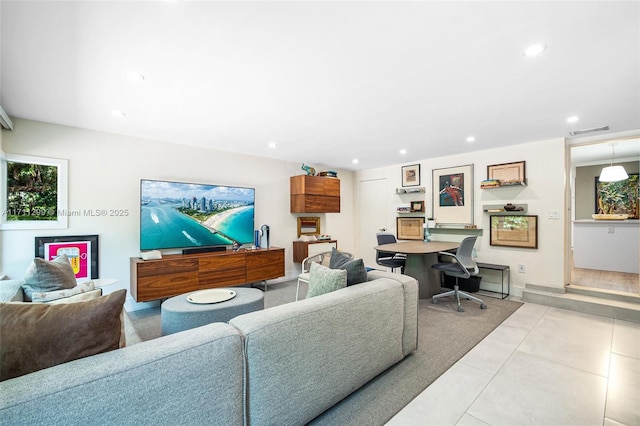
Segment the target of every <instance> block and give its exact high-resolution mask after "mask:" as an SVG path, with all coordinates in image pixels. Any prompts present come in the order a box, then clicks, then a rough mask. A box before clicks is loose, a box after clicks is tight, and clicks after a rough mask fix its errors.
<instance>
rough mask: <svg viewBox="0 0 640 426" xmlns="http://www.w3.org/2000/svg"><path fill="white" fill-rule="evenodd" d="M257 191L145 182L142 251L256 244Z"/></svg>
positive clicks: (141, 212)
mask: <svg viewBox="0 0 640 426" xmlns="http://www.w3.org/2000/svg"><path fill="white" fill-rule="evenodd" d="M254 202H255V189H253V188H240V187H231V186H216V185H203V184H192V183H181V182H165V181H155V180H142V181H141V182H140V249H141V250H153V249H167V248H182V247H200V246H213V245H231V244H233V243H238V244H246V243H252V242H253V232H254Z"/></svg>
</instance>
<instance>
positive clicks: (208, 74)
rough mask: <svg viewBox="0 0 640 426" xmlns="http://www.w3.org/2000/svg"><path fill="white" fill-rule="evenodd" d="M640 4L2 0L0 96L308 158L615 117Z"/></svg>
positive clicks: (58, 116) (187, 139)
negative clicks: (531, 51) (532, 52)
mask: <svg viewBox="0 0 640 426" xmlns="http://www.w3.org/2000/svg"><path fill="white" fill-rule="evenodd" d="M639 5H640V3H639V2H637V1H628V2H613V1H587V2H578V1H569V2H550V1H549V2H538V1H511V2H484V1H471V2H460V1H456V2H436V1H410V2H398V1H393V2H392V1H375V2H366V1H350V2H347V1H335V2H327V1H299V2H292V1H286V2H267V1H259V2H246V1H227V2H223V1H188V0H185V1H135V2H127V1H113V2H97V1H82V2H80V1H68V2H64V1H56V2H53V1H43V2H34V1H6V0H3V1H2V2H1V3H0V17H1V28H0V31H1V33H0V35H1V50H0V59H1V67H0V72H1V76H0V77H1V79H0V82H1V88H0V89H1V90H0V105H2V107H3V108H4V109H5V110H6V112H7V113H8V114H9V116H11V117H14V118H15V117H19V118H25V119H31V120H39V121H44V122H51V123H58V124H63V125H69V126H74V127H80V128H85V129H91V130H97V131H105V132H110V133H115V134H122V135H130V136H135V137H140V138H149V139H154V140H159V141H168V142H173V143H179V144H188V145H194V146H201V147H208V148H212V149H216V150H224V151H231V152H238V153H243V154H251V155H257V156H262V157H270V158H276V159H282V160H287V161H294V162H301V163H302V162H304V163H307V164H311V165H313V166H315V167H316V168H320V169H322V168H336V169H345V170H359V169H369V168H375V167H382V166H386V165H392V164H400V163H410V162H413V161H418V160H422V159H428V158H433V157H440V156H445V155H452V154H456V153H461V152H469V151H476V150H484V149H490V148H496V147H500V146H505V145H513V144H519V143H527V142H533V141H539V140H545V139H550V138H561V137H569V132H570V131H574V130H579V129H588V128H594V127H600V126H605V125H608V126H609V127H610V130H609V131H605V132H598V133H600V134H606V133H608V132H609V133H617V132H623V131H630V130H635V129H640V8H639ZM534 43H542V44H544V45H546V46H547V48H546V49H545V50H544V51H543V52H542V53H541V54H540V55H538V56H536V57H528V56H525V55H523V50H524V49H525V48H526V47H528V46H530V45H531V44H534ZM130 72H137V73H141V74H142V75H143V76H144V79H143V80H141V81H140V80H132V79H130V78H129V73H130ZM113 111H121V112H123V113H124V114H125V115H124V116H119V117H116V116H114V115H112V112H113ZM569 116H578V117H579V121H577V122H576V123H571V124H570V123H567V121H566V119H567V118H568V117H569ZM469 136H474V137H475V142H472V143H470V142H467V140H466V139H467V138H468V137H469ZM270 143H275V145H276V146H275V148H270V147H269V144H270ZM401 149H405V150H406V154H401V153H400V150H401ZM639 151H640V150H639ZM356 158H357V159H358V163H357V164H354V163H353V162H352V160H353V159H356Z"/></svg>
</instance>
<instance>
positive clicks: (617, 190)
mask: <svg viewBox="0 0 640 426" xmlns="http://www.w3.org/2000/svg"><path fill="white" fill-rule="evenodd" d="M598 178H599V176H596V185H595V189H596V206H595V211H594V213H597V214H628V215H629V219H638V213H640V212H639V209H640V207H639V206H638V204H639V203H638V201H639V200H638V173H630V174H629V179H625V180H621V181H618V182H600V180H599V179H598Z"/></svg>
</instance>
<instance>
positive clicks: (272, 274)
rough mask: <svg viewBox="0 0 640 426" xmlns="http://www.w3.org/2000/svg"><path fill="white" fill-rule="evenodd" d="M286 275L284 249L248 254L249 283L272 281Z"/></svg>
mask: <svg viewBox="0 0 640 426" xmlns="http://www.w3.org/2000/svg"><path fill="white" fill-rule="evenodd" d="M283 275H284V249H278V250H270V251H267V252H259V251H251V252H247V282H250V283H251V282H255V281H263V280H270V279H274V278H278V277H282V276H283Z"/></svg>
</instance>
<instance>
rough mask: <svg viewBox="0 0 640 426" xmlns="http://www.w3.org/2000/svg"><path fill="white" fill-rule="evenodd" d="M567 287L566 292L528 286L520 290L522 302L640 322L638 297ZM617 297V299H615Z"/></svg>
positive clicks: (639, 301) (639, 299) (639, 298)
mask: <svg viewBox="0 0 640 426" xmlns="http://www.w3.org/2000/svg"><path fill="white" fill-rule="evenodd" d="M532 287H534V288H532ZM575 290H577V291H574V289H571V291H569V290H568V289H567V292H566V293H561V292H558V291H557V290H556V291H553V290H545V289H541V287H540V286H529V285H527V287H525V288H524V289H523V290H522V300H523V301H524V302H530V303H537V304H540V305H545V306H552V307H554V308H560V309H567V310H570V311H576V312H582V313H585V314H592V315H598V316H602V317H607V318H614V319H620V320H624V321H632V322H637V323H640V297H634V295H630V297H629V295H628V294H627V295H625V294H621V295H614V296H609V295H604V294H600V293H599V292H597V291H596V292H595V293H594V292H593V291H592V290H593V289H587V290H584V289H583V288H581V289H575ZM616 297H617V298H619V299H621V300H619V299H616Z"/></svg>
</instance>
